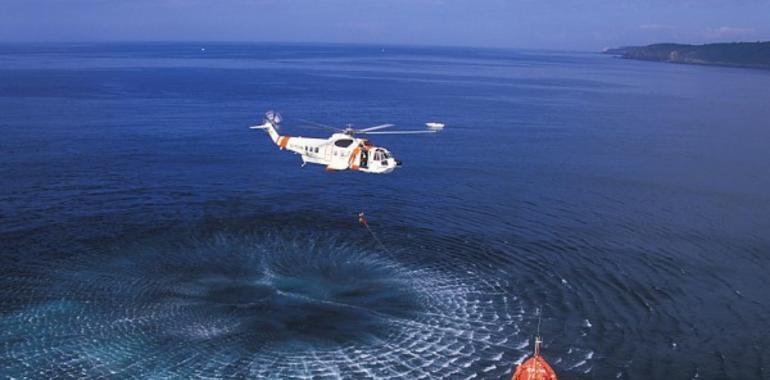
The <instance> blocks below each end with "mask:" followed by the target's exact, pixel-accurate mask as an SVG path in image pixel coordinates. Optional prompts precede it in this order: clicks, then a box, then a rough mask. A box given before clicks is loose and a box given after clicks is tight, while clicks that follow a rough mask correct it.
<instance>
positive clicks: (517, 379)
mask: <svg viewBox="0 0 770 380" xmlns="http://www.w3.org/2000/svg"><path fill="white" fill-rule="evenodd" d="M540 343H543V341H542V340H540V337H539V336H538V337H535V355H533V356H532V357H531V358H529V359H527V360H525V361H524V362H523V363H521V364H519V366H518V368H516V372H515V373H514V374H513V377H512V378H511V380H556V372H554V371H553V368H551V366H550V365H549V364H548V362H546V361H545V359H543V357H542V356H540Z"/></svg>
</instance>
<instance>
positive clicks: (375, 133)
mask: <svg viewBox="0 0 770 380" xmlns="http://www.w3.org/2000/svg"><path fill="white" fill-rule="evenodd" d="M436 132H438V131H383V132H356V134H359V133H360V134H362V135H413V134H417V133H436Z"/></svg>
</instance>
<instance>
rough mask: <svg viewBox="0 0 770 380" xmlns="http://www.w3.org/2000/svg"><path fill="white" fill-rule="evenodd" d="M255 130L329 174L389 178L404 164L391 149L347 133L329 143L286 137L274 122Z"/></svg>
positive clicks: (336, 136) (338, 134) (307, 138)
mask: <svg viewBox="0 0 770 380" xmlns="http://www.w3.org/2000/svg"><path fill="white" fill-rule="evenodd" d="M251 128H254V129H263V130H265V131H267V133H268V134H269V135H270V137H271V139H272V140H273V142H274V143H275V144H276V145H278V148H279V149H281V150H288V151H291V152H294V153H296V154H299V155H300V156H301V158H302V165H303V166H304V165H305V164H307V163H311V164H318V165H324V166H326V170H327V171H341V170H357V171H361V172H364V173H374V174H385V173H390V172H392V171H393V170H395V168H396V167H397V166H398V165H399V164H400V162H398V161H397V160H396V159H395V158H393V156H392V155H391V153H390V152H389V151H388V150H387V149H385V148H382V147H377V146H374V145H372V144H371V143H370V142H369V140H367V139H362V138H357V137H355V136H351V135H349V134H347V133H335V134H333V135H331V137H329V138H328V139H321V138H313V137H292V136H286V135H283V136H282V135H279V134H278V131H277V130H276V129H275V126H274V125H273V123H271V122H270V121H265V123H264V124H262V125H258V126H254V127H251Z"/></svg>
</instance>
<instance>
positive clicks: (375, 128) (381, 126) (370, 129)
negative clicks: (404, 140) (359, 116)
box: [356, 124, 395, 133]
mask: <svg viewBox="0 0 770 380" xmlns="http://www.w3.org/2000/svg"><path fill="white" fill-rule="evenodd" d="M394 125H395V124H380V125H375V126H374V127H369V128H364V129H359V130H357V131H356V132H359V133H360V132H369V131H376V130H378V129H385V128H390V127H392V126H394Z"/></svg>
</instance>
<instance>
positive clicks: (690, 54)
mask: <svg viewBox="0 0 770 380" xmlns="http://www.w3.org/2000/svg"><path fill="white" fill-rule="evenodd" d="M602 53H604V54H611V55H615V56H619V57H621V58H625V59H636V60H642V61H656V62H670V63H684V64H695V65H716V66H732V67H747V68H755V69H768V70H770V41H766V42H733V43H717V44H705V45H686V44H671V43H665V44H653V45H647V46H626V47H619V48H611V49H604V51H603V52H602Z"/></svg>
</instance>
